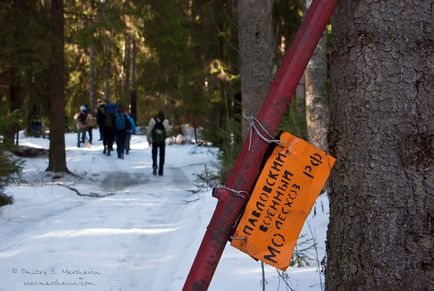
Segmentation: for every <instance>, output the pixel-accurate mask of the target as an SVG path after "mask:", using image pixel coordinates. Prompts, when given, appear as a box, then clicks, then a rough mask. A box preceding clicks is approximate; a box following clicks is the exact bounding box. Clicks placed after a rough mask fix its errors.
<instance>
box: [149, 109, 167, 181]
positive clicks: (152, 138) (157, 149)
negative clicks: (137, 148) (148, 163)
mask: <svg viewBox="0 0 434 291" xmlns="http://www.w3.org/2000/svg"><path fill="white" fill-rule="evenodd" d="M168 131H169V121H168V120H167V119H166V118H165V117H164V113H163V112H162V111H160V112H158V114H157V115H156V116H155V117H153V118H151V120H149V125H148V128H147V130H146V136H147V138H148V142H149V145H152V169H153V172H152V174H153V175H157V170H158V175H159V176H163V170H164V156H165V154H166V136H167V132H168ZM157 155H159V156H160V160H159V163H158V166H157Z"/></svg>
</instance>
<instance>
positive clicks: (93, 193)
mask: <svg viewBox="0 0 434 291" xmlns="http://www.w3.org/2000/svg"><path fill="white" fill-rule="evenodd" d="M56 185H59V186H62V187H65V188H68V189H69V190H72V191H74V192H75V193H77V195H78V196H84V197H95V198H104V197H107V196H113V195H115V194H116V193H112V192H111V193H108V194H99V193H95V192H90V193H89V194H83V193H81V192H80V191H78V190H77V189H76V188H74V187H71V186H68V185H65V184H60V183H56Z"/></svg>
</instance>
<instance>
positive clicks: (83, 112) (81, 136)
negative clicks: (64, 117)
mask: <svg viewBox="0 0 434 291" xmlns="http://www.w3.org/2000/svg"><path fill="white" fill-rule="evenodd" d="M87 116H88V109H87V106H86V105H81V106H80V112H78V113H76V114H75V115H74V120H75V126H76V127H77V147H80V144H82V143H83V144H84V143H85V141H86V131H88V132H89V143H90V144H92V127H89V125H88V124H87V122H88V118H87Z"/></svg>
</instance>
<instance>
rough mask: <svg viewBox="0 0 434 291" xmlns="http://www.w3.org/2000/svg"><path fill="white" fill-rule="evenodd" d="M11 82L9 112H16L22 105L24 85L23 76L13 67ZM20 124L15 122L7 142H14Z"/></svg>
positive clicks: (7, 134)
mask: <svg viewBox="0 0 434 291" xmlns="http://www.w3.org/2000/svg"><path fill="white" fill-rule="evenodd" d="M9 73H10V83H9V112H11V113H12V112H14V111H15V110H19V109H20V108H21V107H22V103H23V102H22V96H21V92H22V85H21V78H20V75H19V73H18V70H17V69H16V68H11V69H10V70H9ZM18 130H19V125H18V122H17V123H15V124H14V125H13V126H12V127H11V128H10V129H9V131H8V132H7V133H6V135H5V143H10V144H13V143H14V141H15V136H16V135H17V134H18Z"/></svg>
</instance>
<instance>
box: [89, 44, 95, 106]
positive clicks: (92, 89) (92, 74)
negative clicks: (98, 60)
mask: <svg viewBox="0 0 434 291" xmlns="http://www.w3.org/2000/svg"><path fill="white" fill-rule="evenodd" d="M88 90H89V107H90V108H91V109H92V108H93V101H94V100H93V99H94V96H95V50H94V48H93V45H91V46H89V84H88Z"/></svg>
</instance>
